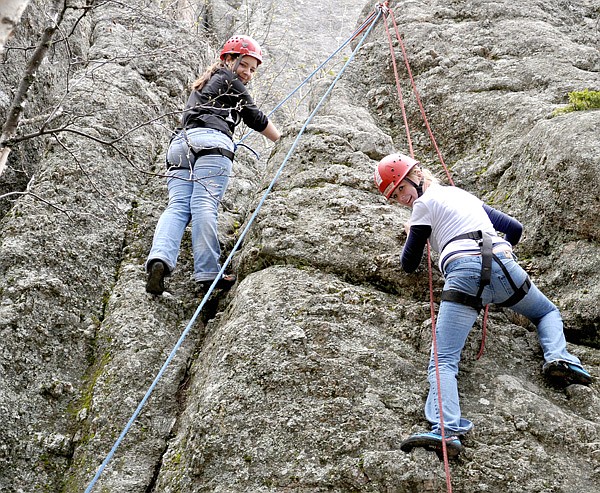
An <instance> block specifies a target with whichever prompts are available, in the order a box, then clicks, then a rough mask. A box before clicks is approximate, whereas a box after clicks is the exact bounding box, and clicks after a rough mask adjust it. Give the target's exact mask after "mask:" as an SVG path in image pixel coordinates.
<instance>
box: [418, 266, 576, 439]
mask: <svg viewBox="0 0 600 493" xmlns="http://www.w3.org/2000/svg"><path fill="white" fill-rule="evenodd" d="M503 255H504V256H505V257H506V258H502V259H501V260H502V262H503V264H504V266H505V267H506V269H507V270H508V272H509V274H510V276H511V277H512V279H513V280H514V283H515V284H516V285H517V286H521V284H523V282H524V281H525V278H526V276H527V274H526V272H525V271H524V270H523V269H522V268H521V267H520V266H519V264H518V263H517V262H516V261H515V260H514V257H512V255H505V254H503ZM445 279H446V282H445V285H444V289H456V290H459V291H462V292H464V293H467V294H471V295H476V294H477V291H478V289H479V281H480V279H481V256H467V257H462V258H458V259H456V260H454V261H452V262H450V264H448V265H447V267H446V274H445ZM512 294H513V289H512V288H511V286H510V283H509V282H508V280H507V278H506V276H505V275H504V272H503V271H502V269H501V268H500V266H499V265H498V264H497V262H496V261H493V262H492V278H491V282H490V285H488V286H487V287H485V289H484V290H483V293H482V301H483V304H484V305H486V304H488V303H502V302H503V301H505V300H507V299H508V298H509V297H510V296H511V295H512ZM510 309H511V310H513V311H515V312H517V313H520V314H522V315H524V316H525V317H527V318H528V319H529V320H530V321H531V322H533V323H534V324H535V325H536V327H537V334H538V339H539V342H540V345H541V347H542V350H543V352H544V359H545V361H553V360H557V359H562V360H566V361H570V362H571V363H575V364H576V365H579V366H581V363H580V361H579V359H578V358H577V357H575V356H573V355H571V354H569V352H568V351H567V343H566V340H565V336H564V333H563V323H562V318H561V315H560V312H559V311H558V308H556V306H555V305H554V304H553V303H552V302H550V300H548V298H546V296H544V294H543V293H542V292H541V291H540V290H539V289H538V288H537V287H536V286H535V284H533V282H532V283H531V287H530V289H529V292H528V293H527V295H525V297H524V298H523V299H522V300H521V301H519V302H518V303H517V304H516V305H513V306H511V307H510ZM477 316H478V311H477V310H475V309H474V308H471V307H469V306H466V305H463V304H460V303H455V302H452V301H442V302H441V304H440V310H439V314H438V318H437V326H436V341H437V352H438V367H439V373H440V385H441V392H442V407H443V410H444V428H445V429H444V434H445V435H463V434H465V433H466V432H468V431H469V430H470V429H471V428H472V427H473V423H472V422H471V421H469V420H468V419H465V418H463V417H462V416H461V412H460V404H459V402H458V385H457V375H458V365H459V361H460V355H461V352H462V349H463V347H464V345H465V341H466V339H467V336H468V335H469V332H470V331H471V328H472V327H473V324H474V323H475V320H476V319H477ZM428 380H429V395H428V396H427V402H426V404H425V417H426V418H427V420H428V421H429V422H430V423H431V425H432V431H433V432H434V433H441V426H440V416H439V410H438V409H439V406H438V397H437V379H436V372H435V361H434V359H433V348H432V353H431V358H430V361H429V368H428Z"/></svg>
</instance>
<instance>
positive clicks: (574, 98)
mask: <svg viewBox="0 0 600 493" xmlns="http://www.w3.org/2000/svg"><path fill="white" fill-rule="evenodd" d="M593 109H600V91H589V90H587V89H584V90H583V91H573V92H570V93H569V104H568V106H565V107H563V108H557V109H555V110H554V111H553V112H552V116H557V115H562V114H564V113H570V112H571V111H585V110H593Z"/></svg>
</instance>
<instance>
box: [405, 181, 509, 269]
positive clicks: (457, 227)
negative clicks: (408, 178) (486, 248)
mask: <svg viewBox="0 0 600 493" xmlns="http://www.w3.org/2000/svg"><path fill="white" fill-rule="evenodd" d="M410 224H411V226H416V225H425V226H431V237H430V242H431V247H432V248H433V249H434V250H435V251H436V252H440V265H439V267H440V270H441V271H442V272H443V271H444V270H443V267H444V265H443V264H445V263H446V262H447V261H448V260H450V258H452V257H455V256H456V255H458V254H460V255H462V254H468V253H473V254H476V253H479V252H480V248H479V246H478V245H477V242H476V241H474V240H468V239H466V240H457V241H453V242H452V243H449V244H448V246H446V248H444V249H443V251H440V250H441V249H442V248H443V247H444V245H446V244H447V243H448V242H449V241H450V240H451V239H452V238H454V237H456V236H458V235H461V234H464V233H470V232H472V231H483V232H487V233H489V234H491V235H493V236H494V238H493V239H492V242H493V244H494V246H497V245H499V244H501V243H502V244H506V246H507V247H508V248H511V245H510V243H508V242H507V241H505V240H504V239H502V238H501V237H499V236H498V235H497V234H496V231H495V230H494V226H493V225H492V222H491V221H490V218H489V217H488V215H487V213H486V212H485V210H484V208H483V201H481V200H480V199H478V198H477V197H475V196H474V195H472V194H470V193H469V192H466V191H465V190H462V189H461V188H458V187H452V186H443V185H438V184H436V183H432V184H430V185H429V186H428V187H427V190H425V193H423V195H422V196H421V197H419V198H418V199H417V200H415V202H414V203H413V209H412V214H411V217H410Z"/></svg>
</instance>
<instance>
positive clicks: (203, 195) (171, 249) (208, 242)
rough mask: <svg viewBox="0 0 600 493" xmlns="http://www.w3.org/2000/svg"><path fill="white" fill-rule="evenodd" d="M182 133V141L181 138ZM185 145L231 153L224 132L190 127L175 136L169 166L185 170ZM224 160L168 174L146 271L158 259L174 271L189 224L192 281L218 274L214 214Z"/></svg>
mask: <svg viewBox="0 0 600 493" xmlns="http://www.w3.org/2000/svg"><path fill="white" fill-rule="evenodd" d="M186 134H187V137H186ZM190 145H191V146H193V148H194V149H196V150H199V149H201V148H206V147H222V148H225V149H228V150H230V151H233V142H232V140H231V139H230V138H229V137H228V136H227V135H225V134H224V133H223V132H219V131H218V130H213V129H207V128H194V129H190V130H187V131H186V132H180V133H179V135H177V136H176V137H175V138H174V139H173V140H172V141H171V144H170V146H169V150H168V152H167V160H168V162H169V163H170V164H171V165H175V166H182V167H190V168H191V164H193V156H192V154H191V151H190ZM231 167H232V163H231V160H230V159H229V158H226V157H224V156H219V155H207V156H201V157H200V158H199V159H198V160H197V161H196V163H195V164H194V167H193V171H191V170H190V169H176V170H171V171H169V172H168V173H167V188H168V190H169V204H168V205H167V208H166V209H165V211H164V212H163V213H162V215H161V216H160V219H159V220H158V224H157V225H156V230H155V232H154V240H153V242H152V249H151V250H150V254H149V255H148V260H147V262H146V268H148V266H149V265H150V262H151V261H152V260H162V261H163V262H164V263H165V264H166V265H167V267H168V270H169V274H171V273H172V272H173V270H174V269H175V266H176V264H177V257H178V256H179V248H180V245H181V239H182V238H183V233H184V231H185V228H186V227H187V225H188V224H189V223H190V222H191V223H192V249H193V251H194V279H195V280H196V281H210V280H212V279H214V278H215V277H216V276H217V274H218V273H219V272H220V270H221V264H220V263H219V258H220V256H221V247H220V245H219V239H218V236H217V212H218V208H219V204H220V202H221V199H222V198H223V195H224V194H225V190H226V189H227V184H228V183H229V176H230V175H231Z"/></svg>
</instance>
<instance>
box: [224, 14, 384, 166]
mask: <svg viewBox="0 0 600 493" xmlns="http://www.w3.org/2000/svg"><path fill="white" fill-rule="evenodd" d="M374 15H375V12H374V11H373V12H371V14H370V15H369V17H367V19H366V20H365V21H364V22H363V23H362V24H361V25H360V26H359V27H357V28H356V30H355V31H354V32H353V33H352V35H351V36H350V37H349V38H348V39H347V40H346V41H344V42H343V43H342V44H341V45H340V46H339V47H338V48H337V49H336V50H335V51H334V52H333V53H332V54H331V55H329V57H328V58H327V59H326V60H324V61H323V62H322V63H321V65H319V66H318V67H317V68H316V69H314V70H313V71H312V73H311V74H310V75H308V76H307V77H306V79H304V80H303V81H302V82H301V83H300V84H299V85H298V86H297V87H296V89H294V90H293V91H292V92H290V93H289V94H288V95H287V96H286V97H285V98H284V99H282V100H281V101H280V102H279V104H277V106H275V108H273V109H272V110H271V111H270V112H269V113H267V116H271V115H272V114H273V113H275V112H276V111H277V110H278V109H279V108H281V107H282V106H283V105H284V104H285V103H287V101H288V100H289V99H290V98H291V97H292V96H293V95H294V94H296V93H297V92H298V91H299V90H300V89H301V88H302V86H304V85H305V84H306V83H307V82H308V81H309V80H310V79H312V78H313V77H314V75H315V74H316V73H317V72H318V71H319V70H321V69H322V68H323V67H324V66H325V64H326V63H327V62H328V61H329V60H331V59H332V58H333V57H334V56H335V55H337V54H338V53H339V52H340V51H342V50H343V49H344V48H345V47H346V46H347V45H348V43H350V42H351V41H352V40H353V39H354V38H355V37H356V36H357V34H359V33H360V32H361V31H362V30H363V29H364V28H365V26H367V25H368V23H369V21H370V20H371V19H372V18H373V16H374ZM253 132H254V130H250V132H248V133H247V134H246V135H244V136H243V137H242V138H241V139H240V140H239V141H238V143H237V144H236V145H239V144H241V143H242V142H243V141H244V140H246V139H247V138H248V137H250V135H251V134H252V133H253ZM244 147H248V146H244ZM249 149H250V148H249ZM253 152H254V151H253ZM254 154H255V155H256V152H254Z"/></svg>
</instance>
